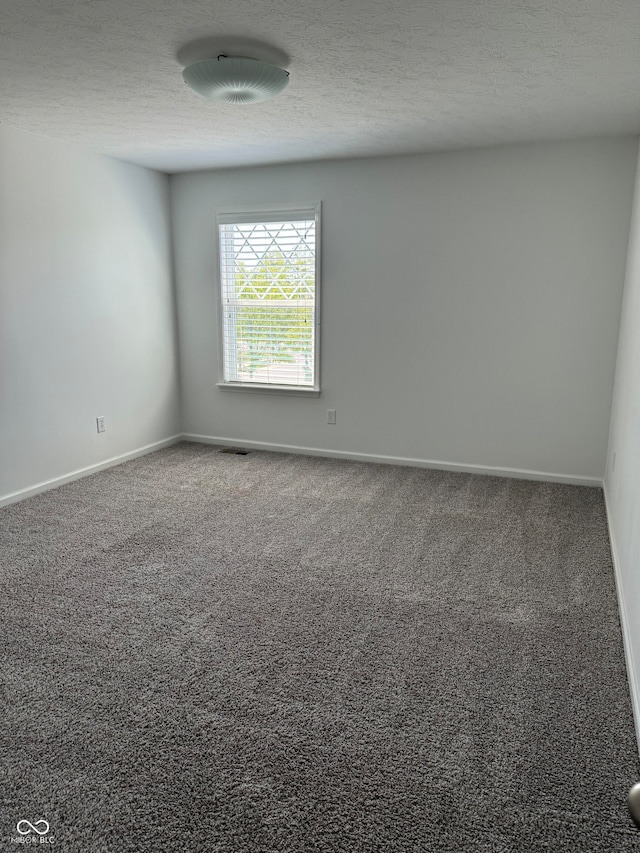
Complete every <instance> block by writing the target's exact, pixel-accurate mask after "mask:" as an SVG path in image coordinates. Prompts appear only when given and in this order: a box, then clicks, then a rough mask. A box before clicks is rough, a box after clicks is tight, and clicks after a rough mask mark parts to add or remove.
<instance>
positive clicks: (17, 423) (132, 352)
mask: <svg viewBox="0 0 640 853" xmlns="http://www.w3.org/2000/svg"><path fill="white" fill-rule="evenodd" d="M0 188H1V189H0V453H1V456H0V499H2V498H3V497H6V496H7V495H11V494H13V493H16V492H21V491H22V490H25V489H30V488H31V487H33V486H35V485H36V484H38V483H42V482H44V481H48V480H52V479H53V480H55V479H56V478H59V477H63V476H65V475H67V474H69V473H70V472H72V471H76V470H78V469H82V468H86V467H91V466H93V465H96V464H99V463H101V462H104V461H105V460H107V459H110V458H113V457H117V456H120V455H122V454H127V453H129V452H131V451H134V450H136V449H138V448H140V447H143V446H146V445H149V444H153V443H155V442H157V441H160V440H162V439H166V438H167V437H168V436H170V435H172V434H174V433H176V432H179V431H180V424H179V399H178V382H177V357H176V354H177V347H176V330H175V304H174V303H175V300H174V294H173V288H172V268H171V239H170V222H169V200H168V193H169V188H168V179H167V177H166V176H165V175H160V174H158V173H155V172H152V171H149V170H147V169H143V168H141V167H138V166H131V165H128V164H125V163H121V162H118V161H115V160H110V159H108V158H106V157H100V156H98V155H95V154H91V153H88V152H84V151H82V150H80V149H76V148H72V147H70V146H66V145H63V144H61V143H57V142H53V141H49V140H45V139H41V138H39V137H35V136H32V135H30V134H26V133H23V132H20V131H17V130H12V129H8V128H6V127H0ZM98 416H104V418H105V426H106V431H105V432H104V433H102V434H98V433H97V429H96V417H98Z"/></svg>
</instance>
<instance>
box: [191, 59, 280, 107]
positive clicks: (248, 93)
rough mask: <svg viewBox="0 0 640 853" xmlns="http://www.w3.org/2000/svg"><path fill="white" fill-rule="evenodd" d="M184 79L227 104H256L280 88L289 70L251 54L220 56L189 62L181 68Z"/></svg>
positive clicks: (208, 95)
mask: <svg viewBox="0 0 640 853" xmlns="http://www.w3.org/2000/svg"><path fill="white" fill-rule="evenodd" d="M182 76H183V77H184V81H185V83H187V84H188V85H189V86H191V88H192V89H193V90H194V91H195V92H197V93H198V94H199V95H203V96H204V97H205V98H213V99H214V100H216V101H223V102H224V103H225V104H253V103H256V102H257V101H266V100H268V99H269V98H273V96H274V95H277V94H278V92H281V91H282V90H283V89H284V88H285V86H286V85H287V83H288V82H289V74H288V73H287V72H286V71H283V70H282V68H278V67H277V66H276V65H270V64H269V63H268V62H260V61H259V60H257V59H250V58H249V57H248V56H219V57H218V58H217V59H205V60H204V61H203V62H196V63H195V64H194V65H189V66H188V67H187V68H185V69H184V71H183V72H182Z"/></svg>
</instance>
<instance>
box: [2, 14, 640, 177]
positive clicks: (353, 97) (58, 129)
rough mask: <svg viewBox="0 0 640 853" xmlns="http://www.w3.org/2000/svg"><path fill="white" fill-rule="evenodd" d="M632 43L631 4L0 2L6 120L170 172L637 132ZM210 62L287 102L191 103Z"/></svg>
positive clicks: (639, 70)
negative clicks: (231, 63) (245, 71)
mask: <svg viewBox="0 0 640 853" xmlns="http://www.w3.org/2000/svg"><path fill="white" fill-rule="evenodd" d="M639 36H640V3H639V2H638V0H556V2H549V0H537V2H536V0H320V2H319V0H269V2H261V0H233V2H230V0H224V2H223V0H1V10H0V120H1V121H2V122H4V123H6V124H8V125H11V126H13V127H18V128H23V129H25V130H28V131H31V132H34V133H37V134H41V135H44V136H49V137H53V138H57V139H61V140H64V141H67V142H70V143H74V144H77V145H81V146H83V147H85V148H89V149H91V150H94V151H99V152H101V153H104V154H109V155H112V156H115V157H119V158H121V159H124V160H129V161H131V162H135V163H141V164H143V165H146V166H151V167H153V168H157V169H161V170H163V171H167V172H179V171H184V170H189V169H197V168H208V167H227V166H234V165H245V164H259V163H274V162H285V161H295V160H310V159H321V158H322V159H324V158H334V157H351V156H363V155H364V156H366V155H374V154H394V153H405V152H417V151H434V150H442V149H451V148H462V147H475V146H485V145H493V144H499V143H506V142H523V141H532V140H543V139H558V138H568V137H578V136H596V135H611V134H624V133H631V134H638V133H639V132H640V43H639V41H640V40H639ZM268 46H270V47H271V50H269V47H268ZM221 52H228V53H229V52H231V53H233V52H237V53H240V52H243V53H245V54H248V55H252V56H254V57H255V58H259V59H269V58H271V59H273V60H275V61H278V62H280V64H281V65H282V67H286V68H287V69H288V70H289V71H290V74H291V78H290V83H289V86H288V88H287V89H286V90H285V91H284V92H283V93H282V94H281V95H279V96H278V97H277V98H275V99H274V100H272V101H268V102H266V103H261V104H250V105H246V106H235V105H223V104H217V103H214V102H211V101H207V100H205V99H204V98H201V97H200V96H198V95H196V94H195V93H194V92H192V91H191V90H190V89H189V88H187V87H186V86H185V84H184V83H183V82H182V67H183V66H184V65H186V64H187V63H188V62H190V61H195V60H197V59H204V58H209V57H210V56H215V55H217V54H218V53H221Z"/></svg>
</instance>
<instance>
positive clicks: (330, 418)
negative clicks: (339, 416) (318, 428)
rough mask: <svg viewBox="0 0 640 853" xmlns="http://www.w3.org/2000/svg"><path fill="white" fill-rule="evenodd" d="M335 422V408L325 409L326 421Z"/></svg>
mask: <svg viewBox="0 0 640 853" xmlns="http://www.w3.org/2000/svg"><path fill="white" fill-rule="evenodd" d="M335 422H336V410H335V409H327V423H328V424H335Z"/></svg>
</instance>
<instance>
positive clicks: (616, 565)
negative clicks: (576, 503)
mask: <svg viewBox="0 0 640 853" xmlns="http://www.w3.org/2000/svg"><path fill="white" fill-rule="evenodd" d="M603 492H604V505H605V508H606V512H607V524H608V527H609V542H610V543H611V560H612V562H613V572H614V575H615V579H616V592H617V594H618V611H619V613H620V625H621V627H622V642H623V645H624V658H625V662H626V665H627V680H628V681H629V692H630V693H631V708H632V710H633V722H634V725H635V729H636V745H637V746H638V751H639V752H640V685H639V684H638V682H637V680H636V672H637V669H636V666H635V661H634V657H633V646H632V643H631V630H630V621H629V614H628V613H627V605H626V601H625V596H624V587H623V584H622V568H621V566H620V558H619V556H618V547H617V545H616V538H615V533H614V531H613V525H612V524H611V516H610V514H609V501H608V497H607V486H606V483H604V484H603Z"/></svg>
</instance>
